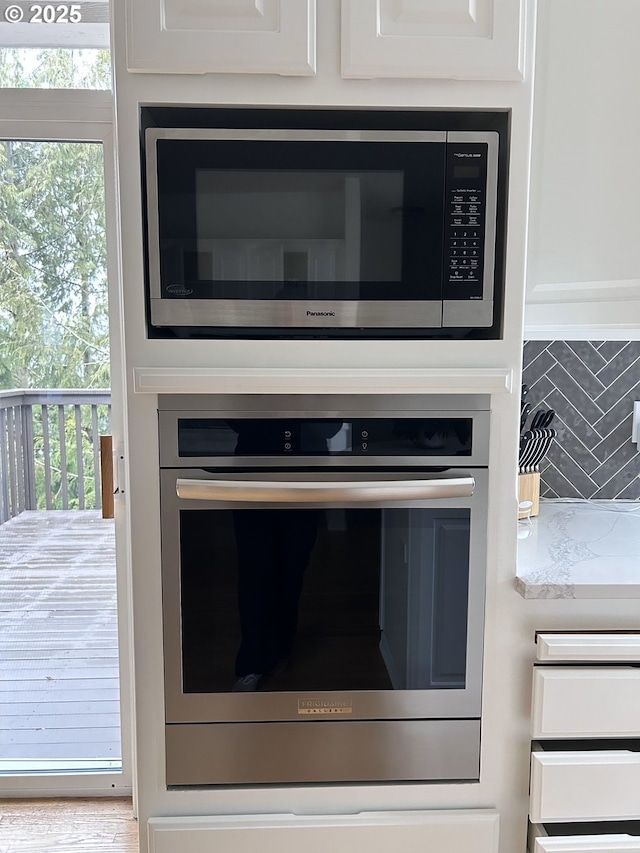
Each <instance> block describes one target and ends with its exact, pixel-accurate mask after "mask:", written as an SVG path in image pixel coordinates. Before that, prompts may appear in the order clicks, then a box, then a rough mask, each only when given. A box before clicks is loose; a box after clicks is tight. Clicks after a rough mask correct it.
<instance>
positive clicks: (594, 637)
mask: <svg viewBox="0 0 640 853" xmlns="http://www.w3.org/2000/svg"><path fill="white" fill-rule="evenodd" d="M536 646H537V649H536V657H537V659H538V660H540V661H549V662H551V661H567V662H568V663H571V662H572V661H591V662H593V663H598V662H600V661H602V662H604V661H607V662H612V663H613V662H617V661H640V633H638V632H630V633H628V634H604V633H594V634H544V633H540V634H538V635H537V637H536Z"/></svg>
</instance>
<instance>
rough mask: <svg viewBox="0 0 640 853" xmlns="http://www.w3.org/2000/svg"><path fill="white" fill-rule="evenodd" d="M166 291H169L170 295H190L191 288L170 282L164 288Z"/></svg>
mask: <svg viewBox="0 0 640 853" xmlns="http://www.w3.org/2000/svg"><path fill="white" fill-rule="evenodd" d="M166 291H167V293H170V294H171V295H172V296H191V294H192V293H193V290H191V289H190V288H188V287H185V286H184V285H183V284H170V285H169V286H168V287H167V288H166Z"/></svg>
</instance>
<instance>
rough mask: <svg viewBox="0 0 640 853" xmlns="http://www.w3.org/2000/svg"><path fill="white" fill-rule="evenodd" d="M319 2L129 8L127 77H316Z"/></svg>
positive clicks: (183, 2) (182, 1)
mask: <svg viewBox="0 0 640 853" xmlns="http://www.w3.org/2000/svg"><path fill="white" fill-rule="evenodd" d="M315 45H316V36H315V0H127V67H128V69H129V71H144V72H155V73H168V74H180V73H187V74H206V73H207V72H210V71H217V72H229V73H236V74H242V73H244V74H284V75H291V74H294V75H310V74H314V73H315Z"/></svg>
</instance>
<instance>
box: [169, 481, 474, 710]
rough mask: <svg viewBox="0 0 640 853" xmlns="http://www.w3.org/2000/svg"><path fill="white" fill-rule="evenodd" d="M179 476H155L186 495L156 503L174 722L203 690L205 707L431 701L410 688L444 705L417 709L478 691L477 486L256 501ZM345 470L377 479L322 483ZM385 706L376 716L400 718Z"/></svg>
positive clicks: (197, 705)
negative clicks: (271, 700) (207, 489)
mask: <svg viewBox="0 0 640 853" xmlns="http://www.w3.org/2000/svg"><path fill="white" fill-rule="evenodd" d="M190 473H191V474H193V473H196V472H193V471H192V472H178V473H177V472H176V471H164V472H163V477H164V478H166V481H167V487H166V492H167V493H169V494H171V493H172V494H173V495H175V494H176V476H177V477H178V480H179V482H181V483H183V484H184V483H190V484H191V488H192V489H194V492H193V494H192V495H190V496H189V497H187V498H183V499H181V498H179V497H178V498H173V497H172V498H171V499H170V500H169V499H167V500H165V499H164V498H163V504H165V505H164V506H163V514H164V517H163V566H164V597H165V658H166V662H167V681H168V696H173V698H174V699H176V700H178V701H177V705H179V706H180V707H181V709H182V710H181V712H180V714H182V715H183V717H184V710H185V709H188V708H189V707H191V709H192V710H191V711H190V712H188V713H187V716H188V717H189V719H191V718H193V719H197V718H198V715H199V714H202V713H204V708H205V706H206V702H203V699H204V697H207V696H209V697H213V699H214V705H213V706H211V707H214V706H215V697H216V696H218V697H220V699H222V697H223V696H224V695H229V694H233V693H240V692H245V690H247V691H251V692H255V693H257V694H282V693H290V692H295V693H298V694H300V693H303V694H308V695H315V694H316V693H318V692H325V691H330V692H332V693H341V692H348V693H351V692H353V691H370V692H371V696H376V695H377V696H381V695H383V694H387V695H388V694H391V693H394V692H398V693H401V692H406V693H407V695H411V696H412V697H413V701H411V702H410V703H409V705H407V706H406V707H407V708H409V711H408V713H409V715H417V716H419V715H421V714H423V713H425V707H426V706H425V703H424V702H422V703H421V702H420V701H415V700H416V697H419V696H420V695H423V696H425V695H426V694H428V693H430V694H433V696H434V697H436V696H437V697H439V700H438V701H436V702H435V703H434V702H433V701H432V702H428V703H427V705H429V706H430V707H431V710H432V711H433V712H439V713H442V714H444V715H447V714H449V713H451V714H455V713H462V712H463V711H464V708H465V707H466V708H468V707H469V706H468V705H467V706H465V705H460V704H459V703H456V701H455V699H454V696H455V694H460V696H463V697H466V698H467V699H468V698H469V694H470V693H471V694H472V695H475V696H476V698H477V699H478V701H479V683H480V673H479V669H480V665H481V662H480V661H481V647H482V625H481V622H482V620H481V616H478V614H479V613H480V614H481V613H482V611H483V608H484V601H483V572H482V559H481V558H480V557H479V556H478V552H479V550H480V549H479V548H478V543H477V542H475V543H474V538H475V539H477V532H476V533H473V531H474V530H475V529H476V527H477V525H476V523H475V522H474V521H473V517H474V513H473V509H472V507H473V501H474V500H476V501H477V500H478V498H477V496H476V498H475V499H474V498H470V497H467V498H449V499H446V498H440V499H436V500H431V501H424V500H422V501H420V500H404V501H402V500H397V499H396V500H381V499H380V498H378V499H377V500H373V501H369V500H367V501H365V500H362V499H361V496H360V495H359V494H357V495H356V499H355V501H354V500H351V499H350V500H345V501H341V500H340V498H339V497H333V498H329V499H328V500H327V501H326V502H324V503H323V504H321V503H320V502H317V501H312V503H311V504H304V503H303V499H301V502H300V504H297V503H282V502H276V503H273V502H271V503H270V502H268V501H265V502H264V503H260V504H259V505H256V504H252V503H248V502H246V501H242V500H240V501H232V502H225V501H222V500H220V499H219V498H218V499H214V500H212V501H207V500H203V499H200V498H201V496H200V493H199V491H198V489H199V487H200V485H201V483H202V482H204V484H205V486H206V485H208V484H209V483H210V482H211V481H210V479H209V476H210V475H207V474H205V473H203V472H197V474H198V476H199V478H204V479H203V480H202V481H200V480H199V479H188V478H189V474H190ZM480 473H481V474H482V473H484V472H480ZM224 476H227V477H228V475H224ZM236 476H237V475H236ZM252 476H255V475H250V474H244V475H242V477H241V478H239V479H240V483H241V484H242V482H243V479H245V480H246V478H247V477H252ZM271 476H272V477H273V476H274V475H271ZM286 476H287V477H288V478H289V479H291V477H292V475H291V474H290V473H288V474H287V475H286ZM298 476H303V477H304V476H305V475H298ZM312 476H313V479H314V480H318V479H320V478H319V475H318V473H317V472H316V473H314V474H313V475H312ZM326 476H327V475H325V477H326ZM345 476H347V477H353V476H355V477H358V478H360V480H362V481H364V482H365V483H366V481H367V477H369V478H370V477H371V476H372V475H371V474H367V473H363V472H362V471H360V472H358V473H357V474H356V475H345V474H337V473H336V474H333V476H332V477H331V478H329V482H330V483H333V482H334V481H335V480H337V479H339V478H343V479H344V477H345ZM374 476H375V475H374ZM378 476H379V475H378ZM396 476H397V477H399V478H403V480H402V481H403V482H406V480H407V479H409V482H410V483H411V480H412V479H413V480H416V481H419V480H420V477H421V476H424V475H421V474H420V473H419V472H415V471H414V472H411V473H402V474H399V475H396ZM431 476H433V475H431ZM306 477H307V478H308V477H309V475H308V474H307V475H306ZM387 477H388V479H389V481H390V482H391V483H393V477H392V476H391V475H387ZM185 478H186V479H185ZM214 482H216V481H215V480H214ZM450 482H453V481H450ZM456 482H457V480H456ZM351 485H353V484H351ZM178 491H180V487H178ZM182 491H183V494H187V492H188V490H187V489H186V488H183V490H182ZM164 492H165V489H164V487H163V494H164ZM240 497H241V498H242V497H243V495H240ZM169 504H171V505H173V510H172V511H170V510H169ZM190 697H191V698H192V699H193V703H192V704H191V706H190V705H189V700H190ZM448 697H449V698H450V699H451V700H452V701H448ZM405 704H406V703H405ZM169 705H170V706H173V705H174V703H173V702H172V701H171V700H170V701H169ZM383 705H384V707H382V705H380V704H379V703H378V704H377V705H375V703H374V705H372V706H371V707H372V709H373V708H374V707H375V708H377V711H373V710H372V712H371V713H373V714H375V715H378V716H385V715H393V713H395V711H394V704H393V703H391V704H389V703H388V702H386V703H383ZM223 706H224V702H223V703H222V704H219V706H218V710H220V708H223ZM243 707H244V706H243ZM272 707H273V708H275V707H276V706H272ZM196 709H198V710H196ZM192 714H195V717H192V716H190V715H192ZM279 714H280V712H279V711H278V712H276V716H278V715H279Z"/></svg>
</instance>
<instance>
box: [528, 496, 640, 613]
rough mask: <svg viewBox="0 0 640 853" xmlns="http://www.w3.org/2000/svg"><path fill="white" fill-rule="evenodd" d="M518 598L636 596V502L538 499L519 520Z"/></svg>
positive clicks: (639, 506) (639, 535)
mask: <svg viewBox="0 0 640 853" xmlns="http://www.w3.org/2000/svg"><path fill="white" fill-rule="evenodd" d="M516 589H517V590H518V592H519V593H520V595H522V596H523V598H640V501H589V500H568V499H557V500H550V499H547V500H545V499H542V500H541V501H540V513H539V515H538V516H537V517H536V518H532V519H531V523H530V524H529V522H528V521H526V520H525V521H519V522H518V566H517V571H516Z"/></svg>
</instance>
